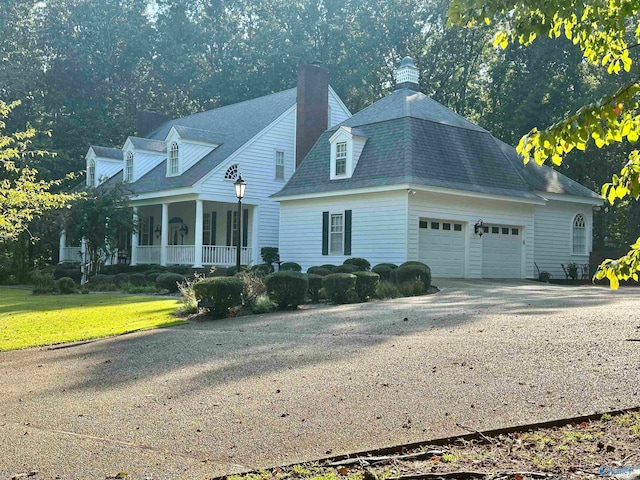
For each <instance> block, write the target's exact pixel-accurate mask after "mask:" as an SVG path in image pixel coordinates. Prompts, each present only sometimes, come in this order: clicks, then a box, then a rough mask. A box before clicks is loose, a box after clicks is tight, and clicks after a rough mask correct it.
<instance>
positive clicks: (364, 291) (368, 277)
mask: <svg viewBox="0 0 640 480" xmlns="http://www.w3.org/2000/svg"><path fill="white" fill-rule="evenodd" d="M354 275H355V276H356V293H357V294H358V298H359V299H360V301H362V302H366V301H367V300H368V299H369V298H372V297H374V296H375V294H376V287H377V286H378V282H379V281H380V275H378V274H377V273H375V272H354Z"/></svg>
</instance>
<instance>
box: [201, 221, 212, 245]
mask: <svg viewBox="0 0 640 480" xmlns="http://www.w3.org/2000/svg"><path fill="white" fill-rule="evenodd" d="M210 238H211V214H210V213H205V214H203V215H202V244H203V245H210V243H209V242H210V241H211V240H210Z"/></svg>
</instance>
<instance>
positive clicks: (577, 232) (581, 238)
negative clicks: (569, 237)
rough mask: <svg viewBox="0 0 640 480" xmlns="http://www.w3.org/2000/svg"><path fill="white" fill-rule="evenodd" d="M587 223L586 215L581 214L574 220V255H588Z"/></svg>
mask: <svg viewBox="0 0 640 480" xmlns="http://www.w3.org/2000/svg"><path fill="white" fill-rule="evenodd" d="M586 225H587V222H586V220H585V218H584V215H582V214H581V213H579V214H578V215H576V216H575V217H574V219H573V253H574V254H575V255H584V254H586V253H587V228H586Z"/></svg>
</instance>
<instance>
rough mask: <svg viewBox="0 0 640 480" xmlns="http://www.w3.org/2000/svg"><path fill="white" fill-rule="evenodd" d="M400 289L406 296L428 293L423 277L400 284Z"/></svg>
mask: <svg viewBox="0 0 640 480" xmlns="http://www.w3.org/2000/svg"><path fill="white" fill-rule="evenodd" d="M399 290H400V293H402V295H403V296H404V297H413V296H416V295H424V294H425V293H427V287H426V286H425V283H424V282H423V281H422V280H421V278H417V279H415V280H410V281H408V282H404V283H402V284H401V285H400V286H399Z"/></svg>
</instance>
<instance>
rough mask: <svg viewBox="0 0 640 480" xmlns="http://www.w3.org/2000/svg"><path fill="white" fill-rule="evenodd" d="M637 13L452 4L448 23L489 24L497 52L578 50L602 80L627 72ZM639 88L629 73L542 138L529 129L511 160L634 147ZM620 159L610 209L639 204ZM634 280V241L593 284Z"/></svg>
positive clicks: (633, 174)
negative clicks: (551, 44) (547, 44)
mask: <svg viewBox="0 0 640 480" xmlns="http://www.w3.org/2000/svg"><path fill="white" fill-rule="evenodd" d="M638 13H640V4H639V3H638V2H637V1H634V0H614V1H608V0H607V1H604V0H589V1H587V2H582V1H580V2H578V1H576V0H564V1H562V2H544V1H541V0H528V1H524V2H512V1H509V0H500V1H494V2H490V3H487V2H485V1H484V0H465V1H463V0H453V1H452V3H451V7H450V9H449V18H450V20H451V21H452V22H453V23H455V24H457V25H475V24H477V23H479V22H484V23H486V24H490V23H491V22H492V21H496V20H497V23H498V30H497V31H496V33H495V36H494V41H493V44H494V46H500V47H501V48H506V47H507V46H508V45H509V43H512V44H513V43H518V44H521V45H524V46H529V45H531V44H532V43H533V42H534V41H535V40H536V39H537V38H540V37H548V38H551V39H560V38H561V37H563V38H565V39H566V40H567V41H568V42H571V43H572V44H573V45H576V46H577V47H578V48H579V49H580V51H581V52H582V54H583V56H584V58H585V59H586V61H587V62H589V63H591V64H593V65H596V66H598V67H601V68H603V69H606V72H607V73H608V74H610V75H620V76H621V77H623V76H624V73H625V72H631V69H632V64H633V60H632V48H634V47H636V46H637V45H638V44H639V43H640V22H639V20H638ZM636 70H637V68H636ZM639 80H640V77H639V76H638V72H637V71H636V72H634V73H633V74H632V76H631V78H628V79H626V81H625V80H624V79H623V78H621V79H620V83H621V84H620V85H619V86H618V88H616V89H614V90H613V91H611V92H609V93H608V94H606V95H605V96H604V97H602V98H601V99H599V100H598V101H595V102H592V103H589V104H586V105H583V106H582V107H580V108H579V109H578V110H577V111H576V112H575V113H573V114H570V115H567V116H565V117H564V118H562V119H561V120H559V121H557V122H555V123H554V124H553V125H551V126H550V127H548V128H546V129H545V130H538V129H537V128H535V127H534V128H533V129H532V130H531V131H530V132H529V133H528V134H526V135H524V136H523V137H522V138H521V139H520V142H519V143H518V147H517V150H518V152H519V153H520V154H521V155H522V156H523V157H524V161H525V162H527V161H528V160H529V159H530V158H532V159H533V160H535V161H536V162H537V163H539V164H542V163H544V162H546V161H551V162H552V163H553V164H555V165H560V164H562V162H563V160H564V159H565V158H566V156H567V155H568V154H569V153H570V152H571V151H573V150H574V149H576V150H578V151H584V150H586V149H587V148H588V147H589V146H591V145H595V146H596V147H597V148H602V147H604V146H606V145H610V144H614V143H622V142H628V143H629V144H631V145H633V144H635V143H636V142H637V141H638V139H639V138H640V115H639V114H638V113H639V112H638V106H639V104H638V102H639V99H640V84H639V83H638V81H639ZM627 158H628V159H627V161H626V163H625V164H624V165H623V166H622V167H621V169H620V172H619V173H617V174H614V175H613V176H612V179H611V181H610V182H606V183H605V184H604V185H603V186H602V196H603V197H604V198H605V199H606V200H607V201H608V202H609V203H610V204H613V203H614V202H616V201H618V200H624V199H626V198H628V197H630V198H632V199H634V200H638V199H640V151H639V150H637V149H633V150H631V151H630V153H629V154H628V157H627ZM638 272H640V238H638V240H637V241H636V242H635V243H634V244H633V245H631V250H629V252H628V253H627V255H625V256H623V257H622V258H620V259H618V260H611V259H609V260H605V261H604V262H603V263H602V264H601V266H600V268H599V271H598V272H597V274H596V278H605V277H606V278H608V279H609V281H610V285H611V288H613V289H616V288H618V283H619V280H627V279H630V278H633V279H634V280H636V281H638Z"/></svg>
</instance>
